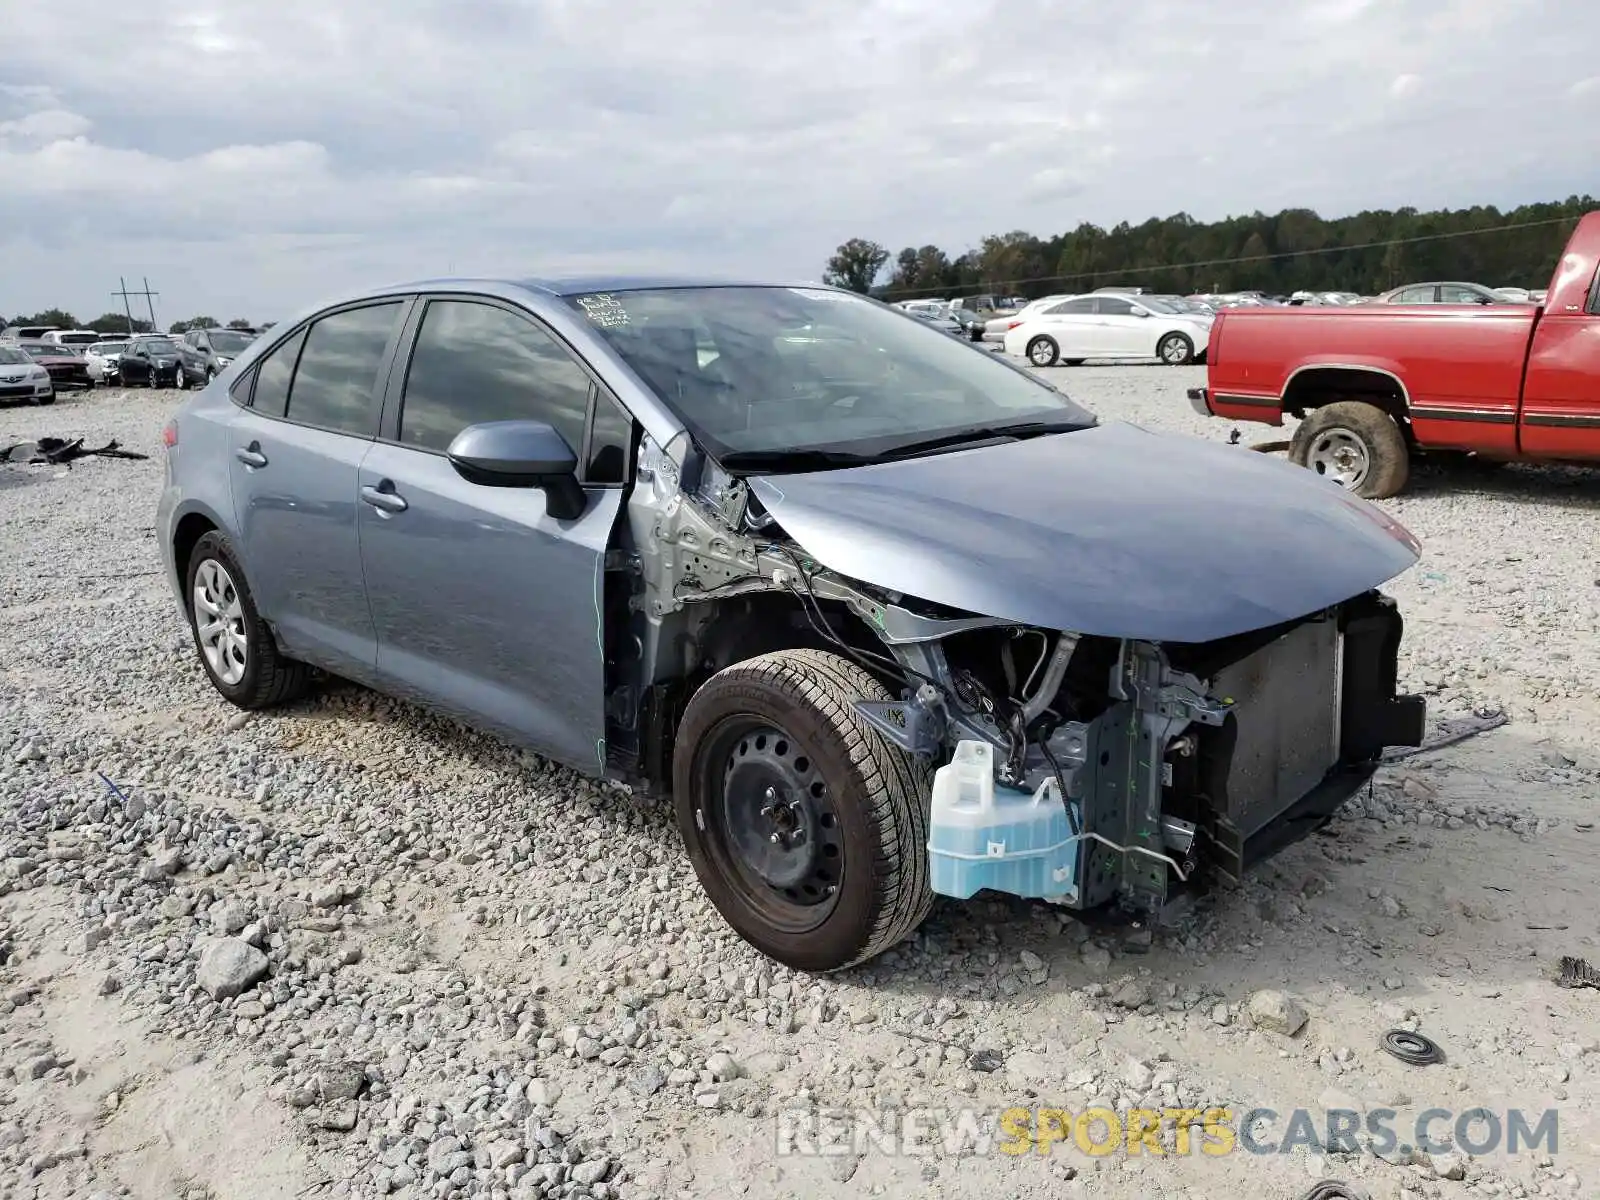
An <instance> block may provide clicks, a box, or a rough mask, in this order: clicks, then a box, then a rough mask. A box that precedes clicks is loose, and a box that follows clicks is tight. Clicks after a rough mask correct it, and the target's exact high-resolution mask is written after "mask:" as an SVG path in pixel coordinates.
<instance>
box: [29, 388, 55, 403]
mask: <svg viewBox="0 0 1600 1200" xmlns="http://www.w3.org/2000/svg"><path fill="white" fill-rule="evenodd" d="M33 402H34V403H35V404H40V405H44V404H54V403H55V402H56V393H55V389H54V388H51V389H50V392H49V394H48V395H44V396H35V397H34V398H33Z"/></svg>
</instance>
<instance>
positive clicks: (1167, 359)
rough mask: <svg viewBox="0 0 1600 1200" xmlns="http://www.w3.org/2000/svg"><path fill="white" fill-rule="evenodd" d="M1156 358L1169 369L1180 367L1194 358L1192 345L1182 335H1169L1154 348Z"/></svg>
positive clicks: (1187, 338) (1187, 336)
mask: <svg viewBox="0 0 1600 1200" xmlns="http://www.w3.org/2000/svg"><path fill="white" fill-rule="evenodd" d="M1156 357H1157V358H1159V359H1160V360H1161V361H1162V362H1164V363H1166V364H1167V366H1169V367H1181V366H1183V365H1184V364H1185V363H1187V362H1189V361H1190V360H1192V359H1193V358H1194V343H1193V342H1192V341H1190V340H1189V335H1188V334H1184V333H1169V334H1167V336H1166V337H1164V338H1162V339H1161V341H1160V343H1159V344H1158V345H1157V346H1156Z"/></svg>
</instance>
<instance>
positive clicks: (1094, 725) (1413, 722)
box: [865, 592, 1425, 913]
mask: <svg viewBox="0 0 1600 1200" xmlns="http://www.w3.org/2000/svg"><path fill="white" fill-rule="evenodd" d="M1401 632H1402V622H1401V618H1400V614H1399V612H1398V610H1397V609H1396V607H1395V605H1394V603H1393V602H1392V601H1391V600H1389V599H1388V598H1386V597H1384V596H1382V595H1380V594H1378V593H1375V592H1370V593H1365V594H1363V595H1361V596H1357V597H1354V598H1352V599H1351V600H1349V601H1346V602H1344V603H1343V604H1340V605H1337V606H1334V607H1333V608H1330V609H1328V610H1325V611H1322V612H1319V613H1317V614H1315V615H1313V616H1311V617H1308V618H1306V619H1303V620H1300V621H1296V622H1291V623H1288V624H1286V625H1283V626H1279V627H1275V628H1272V629H1268V630H1261V631H1257V632H1255V633H1252V634H1247V635H1241V636H1236V637H1232V638H1228V639H1224V640H1221V641H1217V642H1211V643H1205V644H1200V645H1192V644H1181V645H1166V646H1163V645H1160V644H1157V643H1151V642H1138V641H1108V640H1106V639H1094V638H1074V637H1072V636H1071V635H1067V636H1065V637H1062V638H1059V639H1058V640H1057V641H1056V642H1055V644H1054V648H1053V649H1052V651H1051V652H1050V653H1051V657H1050V658H1047V659H1046V660H1044V662H1043V664H1042V665H1039V664H1036V666H1037V670H1036V671H1035V669H1034V668H1032V667H1030V668H1028V669H1029V670H1030V672H1031V673H1033V674H1034V675H1035V677H1036V678H1037V677H1038V676H1039V675H1041V674H1042V675H1043V678H1044V683H1043V684H1041V685H1040V686H1041V687H1045V686H1049V684H1050V682H1051V667H1052V663H1053V662H1054V656H1055V655H1056V654H1057V652H1058V651H1060V649H1061V648H1062V647H1066V648H1067V652H1068V653H1069V654H1070V661H1069V663H1068V666H1067V667H1066V668H1065V669H1064V670H1063V671H1062V674H1061V678H1060V682H1059V684H1058V685H1056V686H1055V687H1054V690H1053V691H1051V692H1050V693H1049V694H1048V695H1047V696H1045V697H1040V696H1038V695H1034V696H1032V697H1028V696H1024V697H1022V702H1023V705H1024V706H1026V707H1031V708H1032V709H1033V710H1035V711H1037V712H1038V713H1039V716H1038V717H1036V718H1035V719H1034V720H1033V722H1032V723H1031V724H1029V723H1025V722H1026V713H1025V712H1024V714H1023V716H1022V717H1017V716H1015V715H1014V716H1012V717H1011V718H1010V719H1006V720H999V721H992V722H990V721H982V720H980V722H979V724H980V725H982V726H984V727H985V733H986V734H987V735H988V736H984V737H981V738H965V737H961V738H960V740H959V742H958V745H957V747H956V748H955V753H954V755H953V757H952V761H951V762H950V763H949V764H947V765H946V766H944V767H942V768H941V769H940V771H939V772H938V773H937V775H936V777H935V786H934V794H933V797H932V813H931V829H930V838H929V853H930V856H931V859H932V862H931V876H932V879H933V883H934V887H935V889H936V890H938V891H942V892H944V893H945V894H948V895H953V896H958V897H963V898H964V897H967V896H971V895H973V894H974V893H975V892H977V891H979V890H982V889H986V888H988V889H993V890H998V891H1006V892H1012V893H1015V894H1019V895H1026V896H1032V897H1036V898H1040V899H1046V900H1050V901H1053V902H1056V903H1060V904H1064V905H1068V906H1070V907H1074V908H1095V907H1100V906H1102V905H1105V904H1108V903H1111V904H1116V905H1117V906H1119V907H1122V908H1125V909H1128V910H1130V911H1134V912H1142V913H1150V912H1154V911H1157V910H1159V909H1161V908H1162V907H1163V906H1164V905H1165V904H1166V902H1167V900H1168V898H1169V895H1170V893H1171V892H1172V890H1173V889H1174V888H1184V887H1185V886H1186V885H1195V884H1201V883H1204V882H1206V881H1207V880H1209V879H1215V878H1224V879H1238V878H1239V877H1240V876H1241V875H1243V873H1244V872H1246V871H1247V870H1249V869H1250V868H1251V867H1252V866H1254V865H1255V864H1256V863H1258V862H1260V861H1262V860H1263V859H1265V858H1267V857H1269V856H1271V855H1272V854H1274V853H1276V852H1277V851H1279V850H1281V849H1282V848H1284V847H1285V846H1287V845H1289V844H1291V843H1292V842H1294V841H1297V840H1299V839H1300V838H1302V837H1304V836H1305V835H1306V834H1308V833H1310V832H1311V831H1312V830H1314V829H1316V828H1317V827H1319V826H1320V825H1322V824H1323V823H1324V822H1325V821H1326V820H1327V819H1328V818H1329V817H1330V816H1331V815H1332V814H1333V813H1334V812H1335V811H1336V810H1337V809H1338V808H1339V806H1340V805H1341V804H1343V803H1344V801H1345V800H1346V799H1348V798H1349V797H1350V796H1351V795H1352V794H1353V793H1354V792H1356V791H1357V790H1358V789H1359V788H1360V787H1361V786H1362V784H1364V783H1365V782H1366V781H1367V780H1368V779H1369V778H1370V777H1371V776H1372V774H1373V772H1374V770H1375V769H1376V766H1377V762H1378V760H1379V757H1380V755H1381V754H1382V751H1383V749H1384V748H1385V747H1386V746H1395V745H1403V746H1414V745H1418V744H1420V742H1421V739H1422V734H1423V725H1424V717H1425V712H1424V704H1423V701H1422V700H1421V698H1420V697H1412V696H1402V695H1397V694H1396V691H1395V675H1396V658H1397V653H1398V647H1399V642H1400V636H1401ZM947 652H954V653H956V654H960V653H961V650H960V648H959V647H957V646H950V647H944V648H934V647H927V648H925V649H924V652H923V653H924V664H925V665H926V666H928V667H930V668H932V669H933V670H935V671H937V670H939V669H940V667H941V659H942V660H944V661H943V665H944V666H945V667H946V669H948V664H949V659H948V658H947V657H946V653H947ZM972 686H973V685H972V684H970V683H969V684H968V688H969V690H970V689H971V687H972ZM980 707H983V702H982V701H980ZM997 707H999V708H1002V709H1003V705H997ZM865 715H867V716H868V717H869V719H871V720H873V721H874V723H875V724H878V725H879V727H880V728H881V729H883V730H884V731H885V732H886V733H888V734H890V736H892V737H897V740H900V741H901V744H903V745H906V746H907V747H908V748H909V747H910V746H911V745H912V743H913V742H915V741H920V742H921V744H922V746H923V748H924V750H926V749H927V748H928V747H929V746H930V745H931V744H932V742H933V740H934V734H935V731H936V730H938V727H939V718H938V717H937V716H936V715H931V714H929V713H928V712H926V711H925V710H922V709H921V708H920V707H919V705H918V704H917V703H916V702H915V701H913V702H911V703H908V704H905V705H902V706H897V708H896V710H895V711H892V712H886V711H883V706H877V708H876V709H873V708H871V707H869V711H868V712H867V713H866V714H865ZM899 730H903V731H905V736H903V737H902V736H897V732H896V731H899ZM1019 731H1020V732H1019ZM940 732H943V733H944V737H945V738H947V737H948V736H949V735H948V732H947V731H940ZM941 740H942V739H941ZM980 747H982V748H983V749H982V751H981V752H977V753H975V752H976V751H979V748H980ZM974 759H981V760H983V761H987V762H992V763H993V771H994V777H993V780H992V781H986V780H984V779H983V778H982V777H981V775H980V774H978V773H976V772H974V770H973V769H972V765H971V764H972V761H973V760H974Z"/></svg>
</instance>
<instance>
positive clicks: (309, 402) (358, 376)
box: [285, 300, 405, 437]
mask: <svg viewBox="0 0 1600 1200" xmlns="http://www.w3.org/2000/svg"><path fill="white" fill-rule="evenodd" d="M404 307H405V306H404V304H403V303H402V302H401V301H399V300H395V301H391V302H389V303H386V304H372V305H367V306H366V307H364V308H351V309H346V310H345V311H343V312H336V313H332V314H331V315H329V316H326V317H323V318H322V319H321V320H319V321H316V322H314V323H313V324H312V325H311V328H310V330H309V331H308V332H307V333H306V338H305V346H304V348H303V349H302V350H301V352H300V362H299V365H298V366H297V367H296V368H295V372H294V380H293V382H292V383H291V384H290V387H289V404H288V411H287V413H286V414H285V415H286V416H287V417H288V419H289V420H291V421H294V422H295V423H297V424H300V425H312V426H315V427H316V428H318V429H328V430H332V431H334V432H336V433H352V434H356V435H358V436H361V437H370V436H372V433H373V427H374V411H373V391H374V388H375V387H376V386H377V382H378V369H379V368H380V367H381V366H382V365H383V361H384V356H385V353H386V352H387V350H388V347H389V341H390V338H392V337H393V336H394V332H395V325H396V323H397V321H398V319H399V317H400V313H401V312H402V310H403V309H404Z"/></svg>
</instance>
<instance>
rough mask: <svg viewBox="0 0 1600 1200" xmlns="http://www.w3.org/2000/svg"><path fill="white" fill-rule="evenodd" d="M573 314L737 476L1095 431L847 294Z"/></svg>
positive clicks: (653, 302) (762, 293) (1009, 376)
mask: <svg viewBox="0 0 1600 1200" xmlns="http://www.w3.org/2000/svg"><path fill="white" fill-rule="evenodd" d="M567 301H568V303H569V304H571V305H572V307H573V308H575V309H576V310H577V311H578V312H579V313H580V314H582V315H584V316H586V317H587V318H588V320H589V322H590V323H591V324H592V325H593V327H594V328H595V330H596V331H597V332H598V333H599V334H600V336H601V337H603V338H604V339H605V340H606V341H607V342H608V343H609V344H610V345H611V346H612V348H613V349H615V350H616V352H617V353H618V354H619V355H620V356H621V357H622V359H623V361H625V362H626V363H627V364H628V365H629V366H630V367H632V368H633V370H634V371H635V373H637V374H638V375H639V376H640V378H642V379H643V380H644V381H645V382H646V383H647V384H648V385H649V386H650V387H651V388H652V390H654V391H655V392H656V393H657V394H658V395H659V396H660V397H661V399H662V400H663V401H664V402H665V403H666V404H667V405H668V407H669V408H671V409H672V410H673V411H674V412H675V413H676V414H677V416H678V417H679V419H680V420H682V421H683V422H684V424H685V425H686V426H688V428H689V429H690V431H691V432H692V433H693V434H694V435H695V437H696V438H697V439H698V440H699V441H700V443H701V444H702V445H703V446H704V447H705V449H706V450H707V451H709V452H710V453H711V454H712V455H713V456H715V457H717V458H719V459H727V460H728V464H727V465H729V466H730V467H733V466H734V465H735V464H736V462H737V460H744V461H745V462H747V463H752V464H753V463H754V462H755V461H756V460H757V459H765V458H770V459H773V460H775V461H774V467H775V469H781V464H779V463H778V462H777V461H776V460H779V459H781V458H783V457H789V458H791V459H794V460H797V461H799V460H807V459H808V458H809V459H810V460H812V461H817V460H819V459H820V457H821V456H824V455H827V454H836V455H843V456H849V457H852V458H854V457H857V456H860V457H862V458H871V457H879V456H887V455H892V454H893V453H895V452H896V451H897V450H901V449H905V448H907V447H910V446H911V445H913V444H917V443H925V442H929V441H931V440H939V441H941V442H948V443H949V444H952V445H954V444H959V443H960V442H961V441H962V440H963V436H964V435H966V434H970V436H969V437H966V438H965V440H979V439H981V438H983V437H992V436H996V435H995V433H994V432H992V431H994V430H995V429H996V428H997V427H1002V426H1013V425H1015V426H1019V427H1028V428H1029V429H1030V430H1032V431H1037V432H1054V431H1056V430H1057V429H1058V428H1059V429H1061V430H1065V429H1081V428H1086V427H1088V426H1091V425H1093V424H1094V423H1095V418H1094V416H1093V415H1092V414H1091V413H1089V412H1088V411H1087V410H1085V409H1083V408H1081V407H1079V406H1078V405H1077V404H1074V403H1073V402H1072V401H1071V400H1069V399H1068V398H1067V397H1066V396H1065V395H1063V394H1062V393H1061V392H1059V391H1057V390H1056V389H1055V388H1053V387H1050V386H1049V385H1047V384H1045V383H1043V382H1041V381H1039V380H1036V379H1035V378H1033V377H1032V376H1030V375H1027V374H1025V373H1024V372H1023V371H1021V370H1018V369H1014V368H1012V367H1009V366H1007V365H1005V364H1004V363H1002V362H999V361H997V360H996V359H995V358H994V357H993V356H992V355H991V354H990V353H989V352H988V351H985V350H979V349H977V348H975V347H972V346H968V345H966V344H963V343H962V342H958V341H956V340H954V339H952V338H950V337H947V336H945V335H944V334H943V333H941V332H939V331H938V330H937V329H934V328H932V327H931V326H929V325H928V324H927V323H926V322H924V321H918V320H916V319H914V318H908V317H907V316H905V315H904V314H901V313H897V312H894V311H893V310H892V309H890V308H888V307H885V306H883V305H880V304H877V303H875V302H873V301H870V300H867V299H865V298H862V297H859V296H855V295H852V294H850V293H847V292H838V291H831V290H828V289H824V288H804V287H800V288H785V287H692V288H663V289H650V290H641V291H621V292H611V293H591V294H587V295H579V296H570V297H568V298H567Z"/></svg>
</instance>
